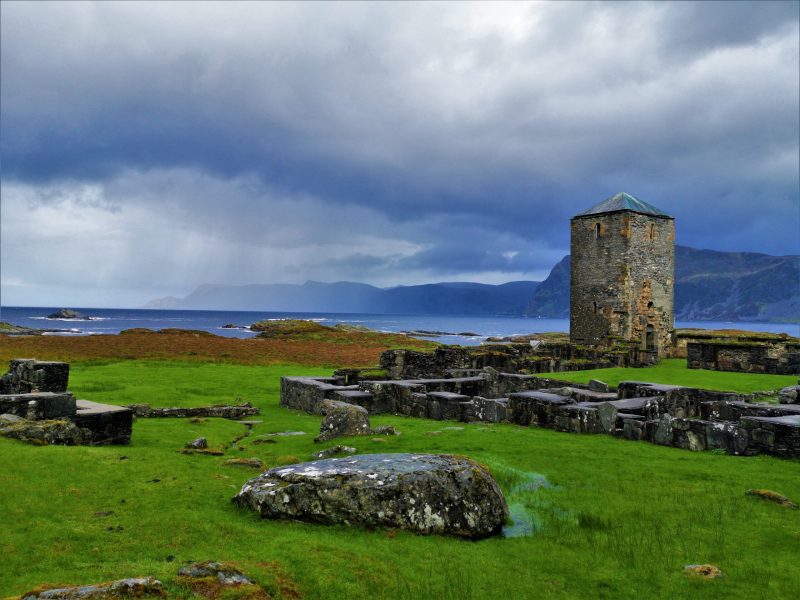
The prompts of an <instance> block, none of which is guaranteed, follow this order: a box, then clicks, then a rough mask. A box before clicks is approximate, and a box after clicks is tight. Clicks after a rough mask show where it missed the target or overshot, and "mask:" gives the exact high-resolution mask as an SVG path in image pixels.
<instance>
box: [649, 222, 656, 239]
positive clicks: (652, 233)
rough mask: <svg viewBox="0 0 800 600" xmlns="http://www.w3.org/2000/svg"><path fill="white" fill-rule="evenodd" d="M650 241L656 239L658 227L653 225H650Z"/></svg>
mask: <svg viewBox="0 0 800 600" xmlns="http://www.w3.org/2000/svg"><path fill="white" fill-rule="evenodd" d="M650 239H651V240H654V239H656V226H655V225H654V224H653V223H650Z"/></svg>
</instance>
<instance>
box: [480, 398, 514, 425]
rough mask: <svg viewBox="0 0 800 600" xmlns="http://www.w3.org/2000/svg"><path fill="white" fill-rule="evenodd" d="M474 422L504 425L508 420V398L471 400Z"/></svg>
mask: <svg viewBox="0 0 800 600" xmlns="http://www.w3.org/2000/svg"><path fill="white" fill-rule="evenodd" d="M473 402H474V403H475V420H477V421H485V422H487V423H505V422H507V421H508V420H509V408H508V398H482V397H480V396H476V397H475V398H473Z"/></svg>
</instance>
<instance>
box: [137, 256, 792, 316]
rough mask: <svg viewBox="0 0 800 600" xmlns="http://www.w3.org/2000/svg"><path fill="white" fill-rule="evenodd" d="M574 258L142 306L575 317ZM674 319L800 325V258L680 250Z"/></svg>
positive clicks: (232, 292) (259, 289)
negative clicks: (509, 269)
mask: <svg viewBox="0 0 800 600" xmlns="http://www.w3.org/2000/svg"><path fill="white" fill-rule="evenodd" d="M569 278H570V260H569V256H565V257H564V258H563V259H562V260H561V261H559V262H558V264H556V265H555V267H553V269H552V271H551V272H550V275H549V276H548V277H547V279H545V280H544V281H542V282H541V283H539V282H536V281H514V282H510V283H504V284H502V285H487V284H481V283H470V282H448V283H430V284H426V285H412V286H401V287H394V288H385V289H384V288H378V287H375V286H372V285H367V284H364V283H352V282H345V281H343V282H337V283H320V282H316V281H308V282H306V283H304V284H302V285H295V284H264V285H260V284H252V285H242V286H232V285H201V286H199V287H198V288H197V289H195V290H194V291H193V292H192V293H191V294H189V295H188V296H187V297H186V298H174V297H167V298H161V299H158V300H153V301H152V302H149V303H148V304H147V305H146V306H145V307H144V308H161V309H167V308H177V309H207V310H255V311H281V312H343V313H373V314H407V315H422V314H424V315H509V316H519V315H526V316H531V317H546V318H568V317H569ZM675 318H676V319H679V320H683V321H779V322H781V321H790V322H797V321H800V257H798V256H770V255H767V254H758V253H754V252H718V251H715V250H697V249H695V248H688V247H686V246H675Z"/></svg>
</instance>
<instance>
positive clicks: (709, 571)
mask: <svg viewBox="0 0 800 600" xmlns="http://www.w3.org/2000/svg"><path fill="white" fill-rule="evenodd" d="M683 572H684V573H686V574H687V575H690V576H692V577H702V578H703V579H719V578H720V577H722V576H723V573H722V571H721V570H720V568H719V567H718V566H716V565H686V566H684V567H683Z"/></svg>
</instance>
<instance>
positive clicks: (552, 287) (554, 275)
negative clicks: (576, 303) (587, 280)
mask: <svg viewBox="0 0 800 600" xmlns="http://www.w3.org/2000/svg"><path fill="white" fill-rule="evenodd" d="M569 273H570V260H569V255H567V256H565V257H564V258H562V259H561V260H560V261H559V262H558V264H556V266H555V267H553V270H552V271H550V275H548V276H547V279H545V280H544V281H543V282H542V283H540V284H539V287H538V288H536V291H535V292H534V293H533V297H532V298H531V301H530V302H529V303H528V306H527V308H526V310H525V314H526V315H528V316H529V317H549V318H552V319H568V318H569Z"/></svg>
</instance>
